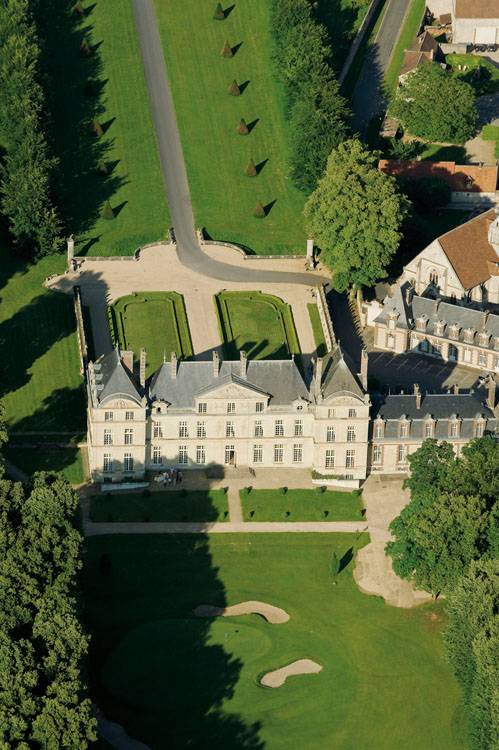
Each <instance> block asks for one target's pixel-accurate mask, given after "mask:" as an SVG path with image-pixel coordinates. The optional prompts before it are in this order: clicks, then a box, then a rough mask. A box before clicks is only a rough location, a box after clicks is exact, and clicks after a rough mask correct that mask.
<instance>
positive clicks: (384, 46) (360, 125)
mask: <svg viewBox="0 0 499 750" xmlns="http://www.w3.org/2000/svg"><path fill="white" fill-rule="evenodd" d="M410 4H411V0H388V5H387V8H386V10H385V14H384V16H383V21H382V23H381V26H380V27H379V30H378V33H377V36H376V38H375V40H374V43H373V45H372V46H371V47H370V49H369V50H368V52H367V54H366V59H365V61H364V65H363V66H362V70H361V71H360V75H359V77H358V79H357V84H356V86H355V89H354V92H353V96H352V102H351V107H352V110H353V113H354V116H353V119H352V127H353V129H354V130H355V131H357V132H359V133H360V134H361V135H365V133H366V130H367V126H368V125H369V123H370V121H371V120H372V118H373V117H375V116H376V115H377V114H380V113H381V112H382V111H383V106H384V104H385V100H384V97H383V93H382V90H381V86H382V83H383V76H384V74H385V72H386V69H387V68H388V65H389V62H390V58H391V56H392V52H393V48H394V47H395V44H396V42H397V39H398V36H399V33H400V30H401V28H402V24H403V21H404V17H405V14H406V12H407V9H408V8H409V5H410Z"/></svg>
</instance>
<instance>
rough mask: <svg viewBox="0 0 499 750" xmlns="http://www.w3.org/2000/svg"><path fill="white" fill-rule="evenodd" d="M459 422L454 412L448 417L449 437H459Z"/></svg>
mask: <svg viewBox="0 0 499 750" xmlns="http://www.w3.org/2000/svg"><path fill="white" fill-rule="evenodd" d="M460 427H461V424H460V422H459V420H458V418H457V416H456V415H455V414H453V415H452V416H451V418H450V419H449V437H451V438H457V437H459V432H460Z"/></svg>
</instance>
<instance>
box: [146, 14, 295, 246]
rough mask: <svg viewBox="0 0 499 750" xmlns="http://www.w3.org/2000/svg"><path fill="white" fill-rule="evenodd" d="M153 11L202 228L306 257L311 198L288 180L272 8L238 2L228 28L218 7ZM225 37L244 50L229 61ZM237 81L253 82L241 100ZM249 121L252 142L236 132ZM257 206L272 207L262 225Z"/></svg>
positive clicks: (219, 237) (220, 237)
mask: <svg viewBox="0 0 499 750" xmlns="http://www.w3.org/2000/svg"><path fill="white" fill-rule="evenodd" d="M154 4H155V7H156V14H157V18H158V23H159V30H160V35H161V39H162V42H163V50H164V54H165V59H166V66H167V71H168V76H169V79H170V82H171V86H172V91H173V97H174V101H175V110H176V115H177V121H178V125H179V129H180V136H181V140H182V146H183V152H184V157H185V160H186V165H187V173H188V177H189V185H190V192H191V198H192V202H193V208H194V215H195V221H196V224H197V226H204V227H206V229H207V231H208V233H209V235H210V236H211V237H213V238H214V239H217V240H226V241H232V242H238V243H241V244H243V245H245V246H248V247H249V248H251V249H252V250H253V251H255V252H256V253H267V254H268V253H270V254H285V253H304V252H305V245H306V235H305V231H304V226H303V218H302V209H303V205H304V202H305V196H304V195H303V193H301V192H300V191H298V190H297V189H296V188H295V187H293V185H292V183H291V180H290V177H289V173H288V172H289V170H288V153H289V151H288V143H287V129H288V123H287V119H286V117H285V113H284V102H283V89H282V87H281V86H280V84H279V83H278V82H277V80H276V71H275V70H274V69H273V62H272V44H273V43H272V39H271V33H270V18H269V2H268V0H251V2H244V3H243V2H241V3H237V4H236V6H235V7H234V8H233V10H232V12H231V13H230V14H229V16H228V17H227V18H226V19H225V20H224V21H215V20H214V19H213V12H214V10H215V6H216V3H215V2H213V3H208V2H200V0H183V2H178V0H155V3H154ZM226 5H227V4H226ZM226 39H228V40H229V43H230V44H231V45H233V46H235V45H239V44H241V47H240V48H239V49H238V50H237V52H236V54H235V55H234V57H232V58H230V59H226V58H223V57H222V56H221V55H220V51H221V49H222V47H223V45H224V42H225V40H226ZM234 79H235V80H237V82H238V83H239V84H241V83H244V82H246V81H249V83H248V85H247V87H246V89H245V90H244V92H243V94H242V96H239V97H237V96H230V95H229V94H228V93H227V89H228V87H229V85H230V84H231V82H232V81H233V80H234ZM242 117H243V118H244V119H245V120H246V122H247V123H254V128H253V129H252V130H251V132H250V134H249V135H239V134H238V133H237V132H236V128H237V126H238V124H239V121H240V119H241V118H242ZM250 157H251V158H253V159H254V161H255V164H257V165H258V164H259V165H260V167H261V170H260V172H259V174H258V176H256V177H247V176H246V175H245V174H244V169H245V167H246V164H247V162H248V159H249V158H250ZM258 201H260V202H261V203H262V204H263V205H264V206H266V207H267V216H266V217H265V218H262V219H257V218H255V217H254V216H253V212H254V209H255V206H256V204H257V202H258ZM274 201H275V204H274ZM272 204H273V205H272Z"/></svg>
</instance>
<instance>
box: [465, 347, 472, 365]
mask: <svg viewBox="0 0 499 750" xmlns="http://www.w3.org/2000/svg"><path fill="white" fill-rule="evenodd" d="M463 360H464V361H465V362H468V363H470V362H471V349H465V350H464V351H463Z"/></svg>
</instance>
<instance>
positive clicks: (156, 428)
mask: <svg viewBox="0 0 499 750" xmlns="http://www.w3.org/2000/svg"><path fill="white" fill-rule="evenodd" d="M152 435H153V437H155V438H162V437H163V428H162V427H161V423H160V422H153V424H152Z"/></svg>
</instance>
